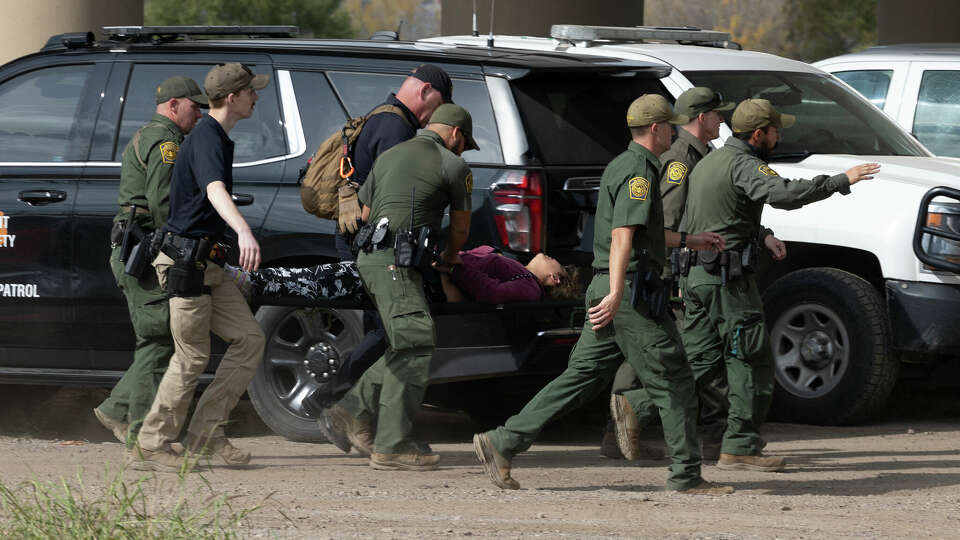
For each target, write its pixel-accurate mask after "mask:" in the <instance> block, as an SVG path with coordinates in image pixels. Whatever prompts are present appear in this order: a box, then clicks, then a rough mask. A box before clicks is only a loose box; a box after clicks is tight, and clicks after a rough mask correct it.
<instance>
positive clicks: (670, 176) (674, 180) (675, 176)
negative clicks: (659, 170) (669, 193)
mask: <svg viewBox="0 0 960 540" xmlns="http://www.w3.org/2000/svg"><path fill="white" fill-rule="evenodd" d="M689 170H690V169H689V168H688V167H687V166H686V165H685V164H684V163H682V162H680V161H674V162H673V163H671V164H670V166H669V167H667V183H668V184H682V183H683V180H684V179H685V178H686V177H687V171H689Z"/></svg>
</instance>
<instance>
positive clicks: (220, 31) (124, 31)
mask: <svg viewBox="0 0 960 540" xmlns="http://www.w3.org/2000/svg"><path fill="white" fill-rule="evenodd" d="M299 33H300V29H299V28H298V27H296V26H104V27H103V34H104V35H105V36H106V37H107V38H108V39H114V40H125V39H137V38H150V37H153V36H171V35H173V36H263V37H296V35H297V34H299Z"/></svg>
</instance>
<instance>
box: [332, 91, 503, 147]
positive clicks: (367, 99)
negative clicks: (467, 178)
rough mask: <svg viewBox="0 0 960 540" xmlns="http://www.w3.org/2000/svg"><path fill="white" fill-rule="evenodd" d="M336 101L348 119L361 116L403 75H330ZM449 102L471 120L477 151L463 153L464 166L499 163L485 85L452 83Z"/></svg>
mask: <svg viewBox="0 0 960 540" xmlns="http://www.w3.org/2000/svg"><path fill="white" fill-rule="evenodd" d="M329 76H330V79H331V81H333V84H334V85H335V86H336V87H337V90H338V92H339V94H340V99H342V100H343V104H344V106H346V108H347V112H348V113H349V114H350V116H351V117H354V116H361V115H364V114H367V113H368V112H370V111H371V110H372V109H373V108H374V107H376V106H377V105H379V104H381V103H383V101H384V100H385V99H386V98H387V96H389V95H390V93H391V92H396V91H397V89H398V88H400V84H401V83H402V82H403V80H404V79H405V78H406V76H405V75H383V74H379V73H344V72H330V73H329ZM453 100H454V101H455V102H456V103H457V105H460V106H461V107H463V108H464V109H466V110H467V111H469V112H470V116H471V117H472V118H473V136H474V138H475V139H476V140H477V145H478V146H479V147H480V150H471V151H468V152H464V153H463V159H464V160H466V161H467V162H468V163H503V152H502V151H501V150H500V133H499V132H498V131H497V122H496V120H495V119H494V116H493V107H492V106H491V105H490V95H489V94H488V93H487V85H486V83H484V82H482V81H471V80H464V79H454V80H453Z"/></svg>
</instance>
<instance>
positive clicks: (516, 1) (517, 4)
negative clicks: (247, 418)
mask: <svg viewBox="0 0 960 540" xmlns="http://www.w3.org/2000/svg"><path fill="white" fill-rule="evenodd" d="M490 1H491V0H476V2H477V23H478V29H479V31H480V35H481V36H485V35H487V34H489V33H490ZM440 5H441V10H440V33H441V34H442V35H445V36H449V35H462V34H469V33H470V31H471V27H472V22H471V21H472V19H473V16H472V12H473V0H441V2H440ZM494 7H495V8H496V11H495V12H494V16H493V33H494V34H509V35H521V36H543V37H546V36H549V35H550V25H553V24H589V25H598V26H636V25H641V24H643V0H630V1H624V0H589V1H587V0H500V1H499V2H496V5H495V6H494Z"/></svg>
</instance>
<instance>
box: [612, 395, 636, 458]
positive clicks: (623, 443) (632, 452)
mask: <svg viewBox="0 0 960 540" xmlns="http://www.w3.org/2000/svg"><path fill="white" fill-rule="evenodd" d="M610 414H611V415H612V416H613V425H614V430H615V432H616V434H617V446H619V447H620V452H622V453H623V457H624V458H625V459H628V460H630V461H636V460H638V459H640V458H641V456H642V454H643V452H642V451H641V449H640V421H639V420H637V415H636V413H634V412H633V407H631V406H630V403H629V402H628V401H627V398H625V397H623V396H622V395H620V394H611V395H610Z"/></svg>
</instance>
